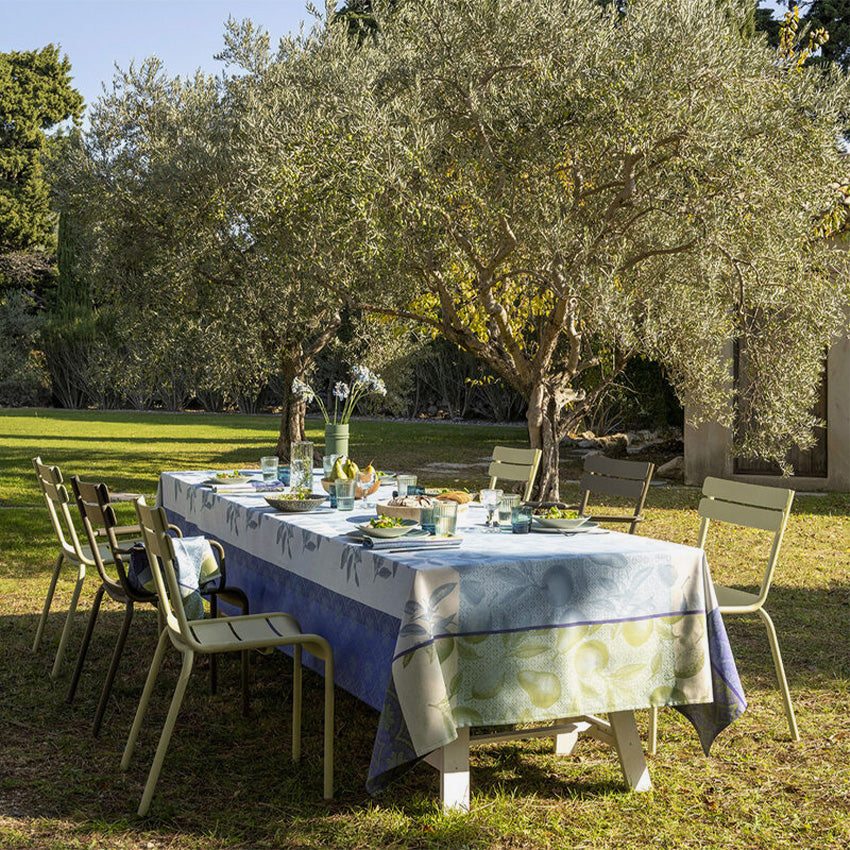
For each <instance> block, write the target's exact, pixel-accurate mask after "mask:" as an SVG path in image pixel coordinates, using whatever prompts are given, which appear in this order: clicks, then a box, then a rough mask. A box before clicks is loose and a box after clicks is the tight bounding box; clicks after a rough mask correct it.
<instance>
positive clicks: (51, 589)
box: [32, 552, 65, 652]
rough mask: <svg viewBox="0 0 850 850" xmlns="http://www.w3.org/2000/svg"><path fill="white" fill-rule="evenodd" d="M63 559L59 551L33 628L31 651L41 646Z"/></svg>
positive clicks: (35, 650)
mask: <svg viewBox="0 0 850 850" xmlns="http://www.w3.org/2000/svg"><path fill="white" fill-rule="evenodd" d="M64 560H65V553H64V552H60V553H59V557H58V558H57V559H56V566H54V567H53V575H52V576H51V577H50V584H49V585H48V587H47V596H45V597H44V607H43V608H42V609H41V617H39V619H38V628H37V629H36V630H35V640H34V641H33V644H32V651H33V652H38V648H39V646H41V638H42V636H43V635H44V626H45V624H46V623H47V617H48V615H49V614H50V605H51V604H52V602H53V594H54V593H56V582H57V581H58V580H59V571H60V570H61V569H62V562H63V561H64Z"/></svg>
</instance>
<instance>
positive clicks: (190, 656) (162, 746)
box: [139, 650, 195, 816]
mask: <svg viewBox="0 0 850 850" xmlns="http://www.w3.org/2000/svg"><path fill="white" fill-rule="evenodd" d="M194 659H195V653H194V652H192V651H191V650H186V651H185V652H184V653H183V666H182V667H181V668H180V676H179V677H178V679H177V687H176V688H175V689H174V696H173V697H172V698H171V706H170V707H169V709H168V716H167V717H166V718H165V726H163V727H162V734H161V735H160V736H159V744H158V745H157V748H156V755H154V757H153V764H152V765H151V769H150V773H148V781H147V782H146V783H145V790H144V793H143V794H142V802H141V803H140V804H139V815H140V816H144V815H146V814H147V813H148V809H149V808H150V807H151V799H152V798H153V792H154V791H155V790H156V783H157V782H158V781H159V772H160V770H162V763H163V762H164V761H165V754H166V752H167V751H168V744H169V743H170V741H171V733H172V732H173V731H174V724H175V723H176V722H177V715H178V714H179V713H180V706H181V705H182V704H183V697H184V696H185V694H186V685H188V684H189V676H190V675H191V673H192V662H193V661H194Z"/></svg>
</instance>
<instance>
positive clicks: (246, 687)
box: [242, 599, 251, 717]
mask: <svg viewBox="0 0 850 850" xmlns="http://www.w3.org/2000/svg"><path fill="white" fill-rule="evenodd" d="M242 613H243V614H245V615H247V613H248V600H247V599H243V600H242ZM250 655H251V653H250V652H243V653H242V716H243V717H248V716H250V714H251V693H250V681H249V678H248V662H249V661H250Z"/></svg>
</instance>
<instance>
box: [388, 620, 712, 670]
mask: <svg viewBox="0 0 850 850" xmlns="http://www.w3.org/2000/svg"><path fill="white" fill-rule="evenodd" d="M694 614H703V615H704V614H705V608H695V609H694V610H685V611H668V612H666V613H665V612H661V613H660V614H647V615H646V616H645V617H614V618H612V619H606V620H579V621H576V622H572V623H543V624H541V625H539V626H521V627H518V628H515V629H487V630H486V631H477V632H441V633H440V634H436V635H432V636H431V637H430V638H428V640H423V641H422V642H421V643H417V644H416V645H414V646H409V647H407V649H405V650H403V651H402V652H399V653H398V654H396V655H394V656H393V663H395V662H396V661H398V659H399V658H403V657H404V656H405V655H409V654H410V653H411V652H415V651H416V650H417V649H422V648H423V647H425V646H429V645H430V644H432V643H434V642H435V641H438V640H441V639H442V638H459V637H477V636H478V635H512V634H519V633H521V632H539V631H549V630H550V629H570V628H572V627H574V626H603V625H611V624H612V623H637V622H639V621H641V620H659V619H661V618H662V617H688V616H692V615H694Z"/></svg>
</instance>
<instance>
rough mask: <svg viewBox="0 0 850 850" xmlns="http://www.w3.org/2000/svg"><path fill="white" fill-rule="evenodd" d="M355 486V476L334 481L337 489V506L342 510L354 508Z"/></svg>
mask: <svg viewBox="0 0 850 850" xmlns="http://www.w3.org/2000/svg"><path fill="white" fill-rule="evenodd" d="M354 486H355V481H354V479H353V478H343V479H340V480H339V481H335V482H334V488H335V489H336V506H337V509H338V510H340V511H353V510H354Z"/></svg>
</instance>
